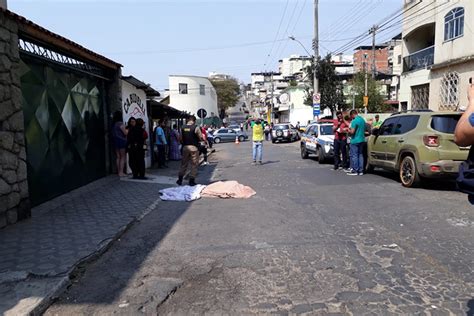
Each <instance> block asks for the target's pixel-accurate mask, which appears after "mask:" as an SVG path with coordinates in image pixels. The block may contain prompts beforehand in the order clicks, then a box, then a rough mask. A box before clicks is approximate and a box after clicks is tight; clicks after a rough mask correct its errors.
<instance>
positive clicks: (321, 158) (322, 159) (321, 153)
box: [317, 147, 326, 164]
mask: <svg viewBox="0 0 474 316" xmlns="http://www.w3.org/2000/svg"><path fill="white" fill-rule="evenodd" d="M317 150H318V162H319V164H323V163H324V162H325V161H326V156H325V155H324V150H323V148H321V147H318V149H317Z"/></svg>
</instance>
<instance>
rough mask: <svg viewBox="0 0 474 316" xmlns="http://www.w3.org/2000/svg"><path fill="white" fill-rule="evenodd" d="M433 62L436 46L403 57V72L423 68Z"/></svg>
mask: <svg viewBox="0 0 474 316" xmlns="http://www.w3.org/2000/svg"><path fill="white" fill-rule="evenodd" d="M433 63H434V46H430V47H427V48H424V49H422V50H419V51H417V52H416V53H413V54H411V55H408V56H407V57H405V58H403V72H406V71H413V70H418V69H423V68H426V67H428V66H431V65H433Z"/></svg>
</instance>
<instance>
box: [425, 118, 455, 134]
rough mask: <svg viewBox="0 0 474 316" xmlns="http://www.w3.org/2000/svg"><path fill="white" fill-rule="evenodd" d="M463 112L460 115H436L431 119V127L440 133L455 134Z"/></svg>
mask: <svg viewBox="0 0 474 316" xmlns="http://www.w3.org/2000/svg"><path fill="white" fill-rule="evenodd" d="M460 118H461V114H458V115H435V116H433V118H432V119H431V128H432V129H434V130H435V131H438V132H440V133H447V134H454V130H455V129H456V125H457V124H458V121H459V119H460Z"/></svg>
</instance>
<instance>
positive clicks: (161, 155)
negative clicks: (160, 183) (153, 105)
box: [155, 120, 168, 169]
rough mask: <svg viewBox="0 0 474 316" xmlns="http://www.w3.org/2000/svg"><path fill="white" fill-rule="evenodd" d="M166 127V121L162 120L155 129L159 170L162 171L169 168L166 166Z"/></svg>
mask: <svg viewBox="0 0 474 316" xmlns="http://www.w3.org/2000/svg"><path fill="white" fill-rule="evenodd" d="M164 127H165V120H160V121H159V122H158V126H157V127H156V128H155V139H156V147H157V150H158V168H160V169H163V168H168V166H167V165H166V145H167V144H168V143H167V141H166V135H165V131H164V129H163V128H164Z"/></svg>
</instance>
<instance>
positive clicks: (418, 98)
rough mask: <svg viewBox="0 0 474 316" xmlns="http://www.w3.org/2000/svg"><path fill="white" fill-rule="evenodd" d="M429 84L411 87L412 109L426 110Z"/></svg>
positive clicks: (428, 98)
mask: <svg viewBox="0 0 474 316" xmlns="http://www.w3.org/2000/svg"><path fill="white" fill-rule="evenodd" d="M429 101H430V85H429V84H422V85H419V86H412V87H411V108H412V110H426V109H428V108H429Z"/></svg>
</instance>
